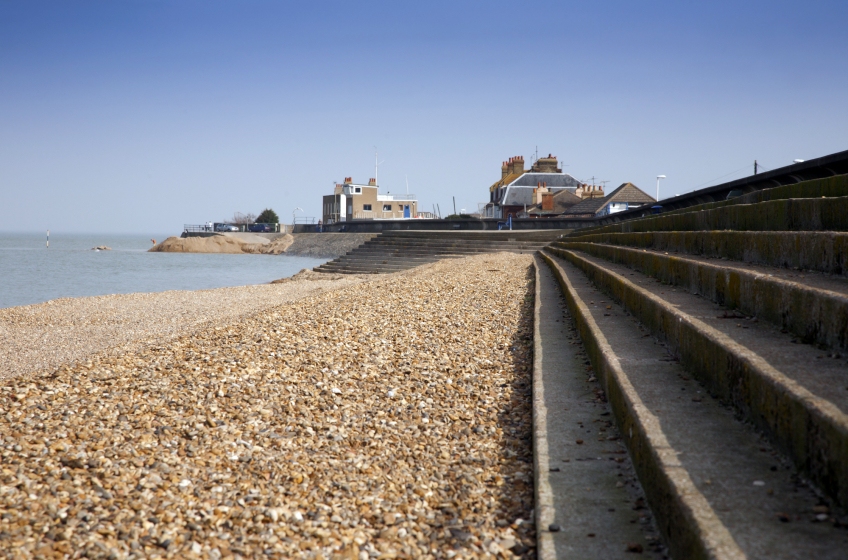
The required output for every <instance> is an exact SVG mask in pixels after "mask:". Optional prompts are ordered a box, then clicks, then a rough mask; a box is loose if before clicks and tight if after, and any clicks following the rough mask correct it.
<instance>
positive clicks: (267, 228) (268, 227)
mask: <svg viewBox="0 0 848 560" xmlns="http://www.w3.org/2000/svg"><path fill="white" fill-rule="evenodd" d="M248 229H249V230H250V231H254V232H257V233H274V226H273V224H251V226H250V227H249V228H248Z"/></svg>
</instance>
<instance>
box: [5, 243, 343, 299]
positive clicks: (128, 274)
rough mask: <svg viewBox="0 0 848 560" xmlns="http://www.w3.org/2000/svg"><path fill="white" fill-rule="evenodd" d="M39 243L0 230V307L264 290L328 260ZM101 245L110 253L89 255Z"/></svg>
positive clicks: (142, 245)
mask: <svg viewBox="0 0 848 560" xmlns="http://www.w3.org/2000/svg"><path fill="white" fill-rule="evenodd" d="M153 237H156V239H158V240H162V239H165V237H167V236H165V235H161V236H153ZM46 245H47V239H46V232H45V233H43V234H27V233H2V232H0V308H2V307H12V306H15V305H28V304H31V303H41V302H44V301H47V300H51V299H56V298H64V297H83V296H97V295H105V294H128V293H133V292H162V291H165V290H202V289H207V288H222V287H225V286H246V285H250V284H264V283H267V282H270V281H271V280H276V279H277V278H285V277H288V276H292V275H293V274H296V273H297V272H299V271H300V270H302V269H304V268H313V267H315V266H318V265H319V264H322V263H324V262H326V261H327V259H315V258H310V257H295V256H285V255H247V254H245V255H228V254H199V253H148V252H147V249H149V248H150V247H151V245H152V243H151V236H150V235H128V234H127V235H115V234H62V233H61V232H51V234H50V247H49V248H47V247H46ZM101 245H105V246H107V247H110V248H111V250H109V251H95V250H92V249H93V248H94V247H97V246H101Z"/></svg>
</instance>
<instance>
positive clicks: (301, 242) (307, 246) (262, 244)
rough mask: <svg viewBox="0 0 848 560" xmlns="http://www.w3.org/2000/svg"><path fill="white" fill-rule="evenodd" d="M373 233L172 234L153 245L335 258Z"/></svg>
mask: <svg viewBox="0 0 848 560" xmlns="http://www.w3.org/2000/svg"><path fill="white" fill-rule="evenodd" d="M375 235H376V234H374V233H296V234H294V235H291V234H285V235H281V236H279V237H276V238H274V239H269V238H267V237H262V236H260V235H249V234H238V235H230V234H219V235H211V236H209V237H169V238H168V239H166V240H165V241H163V242H161V243H159V244H157V245H156V246H154V247H153V248H151V249H150V251H151V252H157V253H158V252H162V253H231V254H242V253H255V254H263V255H279V254H282V253H285V254H287V255H295V256H299V257H319V258H320V257H326V258H335V257H338V256H341V255H344V254H345V253H347V252H348V251H350V250H352V249H355V248H356V247H358V246H360V245H362V244H363V243H365V242H366V241H368V240H369V239H371V238H372V237H374V236H375Z"/></svg>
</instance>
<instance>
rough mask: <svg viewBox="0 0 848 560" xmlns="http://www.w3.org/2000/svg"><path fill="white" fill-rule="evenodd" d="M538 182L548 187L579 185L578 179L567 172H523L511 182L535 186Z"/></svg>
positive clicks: (521, 185)
mask: <svg viewBox="0 0 848 560" xmlns="http://www.w3.org/2000/svg"><path fill="white" fill-rule="evenodd" d="M539 183H547V186H548V187H574V188H575V189H576V188H577V187H579V186H580V181H578V180H577V179H575V178H574V177H572V176H571V175H569V174H568V173H525V174H524V175H522V176H521V177H519V178H518V180H517V181H515V182H514V183H512V186H515V187H536V186H538V185H539Z"/></svg>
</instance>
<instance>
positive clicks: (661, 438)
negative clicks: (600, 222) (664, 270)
mask: <svg viewBox="0 0 848 560" xmlns="http://www.w3.org/2000/svg"><path fill="white" fill-rule="evenodd" d="M542 256H543V258H544V259H545V261H546V262H547V264H548V265H549V266H550V267H551V270H552V271H553V273H554V275H555V277H556V279H557V281H558V283H559V285H560V287H561V289H562V292H563V294H564V295H565V298H566V302H567V305H568V309H569V311H570V312H571V314H572V316H573V317H574V318H575V321H576V323H577V326H578V330H579V332H580V338H581V340H582V341H583V344H584V345H585V347H586V350H587V352H588V354H589V356H590V359H591V363H592V365H593V367H594V369H595V372H596V375H599V376H600V379H601V383H602V384H603V386H604V388H605V389H606V396H607V398H608V400H609V403H610V405H611V407H612V410H613V412H614V414H615V420H616V423H617V424H618V428H619V430H620V432H621V433H622V434H624V438H623V439H624V442H625V445H626V446H627V448H628V450H629V451H630V456H631V458H632V460H633V464H634V467H635V469H636V472H637V473H638V475H639V480H640V481H641V483H642V486H643V487H644V488H645V492H646V493H647V495H648V499H649V501H650V504H651V509H652V511H653V512H654V515H656V516H657V521H658V524H659V526H660V529H661V530H662V531H663V533H664V534H665V536H666V538H667V540H668V543H669V546H670V548H671V553H672V555H673V556H675V557H678V558H727V559H737V558H738V559H741V558H745V554H744V553H743V552H742V551H741V549H740V548H739V546H738V545H737V544H736V541H735V540H734V539H733V537H732V536H731V535H730V533H729V531H728V530H727V528H726V527H725V526H724V525H723V524H722V523H721V521H720V520H719V519H718V516H717V515H716V513H715V512H714V511H713V509H712V507H711V506H710V504H709V503H708V502H707V500H706V499H705V498H704V496H703V494H701V492H700V491H698V489H697V488H696V487H695V484H694V483H693V481H692V479H691V478H690V476H689V474H688V473H687V472H686V471H685V470H684V469H681V468H680V462H679V460H678V458H677V456H676V453H675V451H674V449H673V448H672V447H671V446H670V445H669V443H668V440H667V438H666V435H665V433H664V431H663V429H662V426H661V424H660V422H659V420H658V418H657V417H656V416H655V415H654V414H653V413H652V412H651V410H650V409H649V408H648V407H647V406H645V404H644V403H643V402H642V398H641V397H640V396H639V394H638V393H637V392H636V389H635V388H634V387H633V385H632V383H631V382H630V380H629V379H628V377H627V374H626V373H625V371H624V369H623V368H622V366H621V362H620V359H619V356H618V354H616V352H615V351H614V350H613V348H612V346H611V345H610V341H609V340H608V339H607V337H606V336H605V334H604V332H602V330H601V328H600V327H599V325H598V323H597V321H596V320H595V318H594V317H593V315H592V313H591V311H590V310H589V307H588V305H587V304H586V302H585V301H584V299H583V298H581V297H580V295H579V294H578V293H577V291H576V290H575V288H574V285H573V284H572V282H571V280H570V278H569V275H567V274H566V272H565V271H564V270H563V268H562V266H560V264H559V263H557V262H556V261H555V260H554V259H553V258H552V257H551V256H549V255H547V254H545V253H543V254H542Z"/></svg>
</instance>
